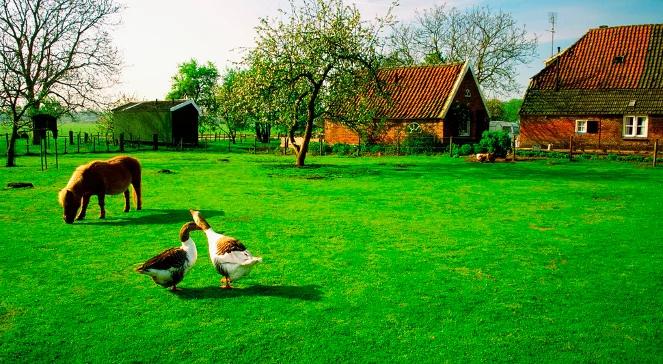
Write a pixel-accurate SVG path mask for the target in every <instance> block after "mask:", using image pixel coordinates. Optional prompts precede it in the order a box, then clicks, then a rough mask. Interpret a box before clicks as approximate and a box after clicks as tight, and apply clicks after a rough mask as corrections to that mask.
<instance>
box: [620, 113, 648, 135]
mask: <svg viewBox="0 0 663 364" xmlns="http://www.w3.org/2000/svg"><path fill="white" fill-rule="evenodd" d="M640 122H642V124H640ZM648 127H649V117H648V116H647V115H624V124H623V127H622V135H623V137H624V138H646V137H647V129H648Z"/></svg>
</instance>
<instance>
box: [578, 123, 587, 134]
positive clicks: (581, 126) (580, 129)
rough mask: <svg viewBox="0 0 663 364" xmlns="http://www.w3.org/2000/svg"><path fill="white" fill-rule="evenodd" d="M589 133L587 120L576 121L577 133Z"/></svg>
mask: <svg viewBox="0 0 663 364" xmlns="http://www.w3.org/2000/svg"><path fill="white" fill-rule="evenodd" d="M586 132H587V120H576V133H578V134H584V133H586Z"/></svg>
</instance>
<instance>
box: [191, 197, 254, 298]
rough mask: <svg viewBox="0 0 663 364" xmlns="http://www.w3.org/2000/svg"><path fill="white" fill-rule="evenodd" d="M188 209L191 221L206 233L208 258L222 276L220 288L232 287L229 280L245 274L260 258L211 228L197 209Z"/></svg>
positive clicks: (232, 239)
mask: <svg viewBox="0 0 663 364" xmlns="http://www.w3.org/2000/svg"><path fill="white" fill-rule="evenodd" d="M189 211H190V212H191V216H193V221H195V222H196V224H197V225H198V227H199V228H200V229H202V230H203V231H204V232H205V235H207V243H208V246H209V257H210V260H211V261H212V264H213V265H214V268H216V271H217V272H218V273H219V274H221V275H222V276H223V277H222V278H221V287H222V288H232V287H231V286H230V282H232V281H235V280H237V279H239V278H241V277H243V276H245V275H247V274H248V273H249V272H250V271H251V269H252V268H253V266H254V265H256V264H257V263H259V262H261V261H262V258H259V257H254V256H253V255H251V253H250V252H249V251H248V250H246V247H245V246H244V244H242V243H240V242H239V240H237V239H235V238H233V237H230V236H225V235H223V234H219V233H217V232H216V231H214V230H212V228H211V227H210V225H209V224H208V223H207V221H206V220H205V219H204V218H203V217H202V216H201V215H200V212H199V211H194V210H189Z"/></svg>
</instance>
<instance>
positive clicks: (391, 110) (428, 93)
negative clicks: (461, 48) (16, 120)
mask: <svg viewBox="0 0 663 364" xmlns="http://www.w3.org/2000/svg"><path fill="white" fill-rule="evenodd" d="M463 66H464V64H463V63H453V64H445V65H435V66H416V67H398V68H385V69H382V70H380V71H379V73H378V77H379V78H380V79H381V80H383V81H385V82H386V85H387V86H386V89H387V92H388V93H389V96H390V104H389V105H388V106H387V107H383V110H385V111H384V112H383V114H384V115H385V116H387V117H388V118H391V119H433V118H438V117H440V115H441V114H442V112H443V111H444V107H445V104H446V102H447V99H448V98H450V97H453V95H451V93H452V91H453V88H454V85H455V83H456V81H458V82H460V81H459V80H458V78H459V77H460V76H462V73H463V72H462V71H463ZM382 106H386V105H382Z"/></svg>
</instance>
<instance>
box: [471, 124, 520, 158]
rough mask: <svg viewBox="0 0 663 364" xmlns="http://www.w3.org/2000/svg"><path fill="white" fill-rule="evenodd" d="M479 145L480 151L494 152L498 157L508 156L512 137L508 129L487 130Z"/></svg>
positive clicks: (482, 135)
mask: <svg viewBox="0 0 663 364" xmlns="http://www.w3.org/2000/svg"><path fill="white" fill-rule="evenodd" d="M479 146H480V153H493V154H495V156H496V157H506V154H507V152H508V151H509V149H511V137H510V136H509V133H508V132H506V131H488V130H486V131H484V132H483V134H481V140H480V141H479ZM475 151H476V150H475Z"/></svg>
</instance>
